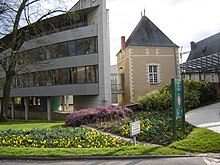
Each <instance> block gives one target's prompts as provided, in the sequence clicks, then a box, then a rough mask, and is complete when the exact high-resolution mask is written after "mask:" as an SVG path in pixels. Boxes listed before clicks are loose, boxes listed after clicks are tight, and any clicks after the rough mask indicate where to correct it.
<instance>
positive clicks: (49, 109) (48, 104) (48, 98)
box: [47, 97, 51, 121]
mask: <svg viewBox="0 0 220 165" xmlns="http://www.w3.org/2000/svg"><path fill="white" fill-rule="evenodd" d="M47 120H48V121H50V120H51V101H50V97H47Z"/></svg>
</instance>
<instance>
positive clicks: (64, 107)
mask: <svg viewBox="0 0 220 165" xmlns="http://www.w3.org/2000/svg"><path fill="white" fill-rule="evenodd" d="M65 100H66V96H62V111H66V106H65V103H66V101H65Z"/></svg>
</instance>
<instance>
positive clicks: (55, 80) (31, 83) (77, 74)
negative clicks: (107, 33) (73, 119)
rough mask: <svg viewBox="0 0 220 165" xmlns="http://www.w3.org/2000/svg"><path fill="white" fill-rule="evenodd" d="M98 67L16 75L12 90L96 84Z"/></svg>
mask: <svg viewBox="0 0 220 165" xmlns="http://www.w3.org/2000/svg"><path fill="white" fill-rule="evenodd" d="M98 73H99V72H98V66H97V65H92V66H82V67H72V68H64V69H54V70H48V71H39V72H33V73H27V74H21V75H16V76H15V78H14V80H13V84H12V86H13V88H23V87H38V86H49V85H64V84H84V83H98V81H99V80H98V77H99V74H98Z"/></svg>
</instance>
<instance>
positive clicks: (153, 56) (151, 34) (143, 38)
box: [117, 16, 180, 105]
mask: <svg viewBox="0 0 220 165" xmlns="http://www.w3.org/2000/svg"><path fill="white" fill-rule="evenodd" d="M117 69H118V73H123V74H124V84H125V89H124V93H122V94H119V104H122V105H126V104H131V103H135V102H136V101H137V98H138V97H139V96H143V95H145V94H146V93H148V92H150V91H152V90H154V89H160V88H161V87H162V86H163V85H164V84H167V83H170V82H171V79H172V78H179V77H180V69H179V53H178V46H177V45H176V44H174V43H173V42H172V41H171V40H170V39H169V38H168V37H167V36H166V35H165V34H164V33H163V32H162V31H161V30H160V29H159V28H158V27H157V26H156V25H155V24H154V23H153V22H152V21H151V20H150V19H149V18H147V17H146V16H142V18H141V20H140V22H139V23H138V25H137V26H136V27H135V29H134V31H133V32H132V34H131V35H130V37H129V38H128V39H127V41H126V42H125V36H122V37H121V50H120V51H119V52H118V54H117Z"/></svg>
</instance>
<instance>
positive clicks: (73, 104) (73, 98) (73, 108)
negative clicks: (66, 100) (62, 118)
mask: <svg viewBox="0 0 220 165" xmlns="http://www.w3.org/2000/svg"><path fill="white" fill-rule="evenodd" d="M73 112H74V96H73Z"/></svg>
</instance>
